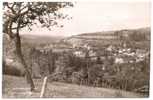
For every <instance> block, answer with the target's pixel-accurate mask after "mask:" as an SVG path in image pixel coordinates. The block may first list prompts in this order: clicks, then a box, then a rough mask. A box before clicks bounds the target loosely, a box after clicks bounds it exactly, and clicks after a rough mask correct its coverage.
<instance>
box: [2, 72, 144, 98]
mask: <svg viewBox="0 0 153 100" xmlns="http://www.w3.org/2000/svg"><path fill="white" fill-rule="evenodd" d="M34 83H35V85H36V91H35V92H32V93H31V92H29V90H30V88H29V86H28V85H27V84H26V82H25V80H24V78H23V77H15V76H8V75H3V84H2V85H3V90H2V96H3V98H39V96H40V91H41V86H42V83H43V80H42V79H35V80H34ZM45 97H46V98H85V97H88V98H89V97H91V98H94V97H95V98H100V97H102V98H104V97H106V98H108V97H109V98H116V97H117V98H123V97H128V98H139V97H143V96H141V95H140V94H136V93H132V92H127V91H121V90H115V89H107V88H98V87H88V86H80V85H74V84H67V83H61V82H51V83H48V84H47V91H46V94H45Z"/></svg>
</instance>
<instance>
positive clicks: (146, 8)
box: [22, 0, 151, 36]
mask: <svg viewBox="0 0 153 100" xmlns="http://www.w3.org/2000/svg"><path fill="white" fill-rule="evenodd" d="M63 12H64V13H68V14H69V15H70V16H72V17H73V18H72V20H68V21H67V20H65V21H63V23H64V27H63V28H55V29H54V30H53V31H48V30H47V29H41V28H39V27H33V31H31V32H28V31H26V30H24V31H22V34H37V35H54V36H57V35H58V36H71V35H75V34H80V33H87V32H97V31H109V30H120V29H134V28H141V27H150V26H151V2H148V0H147V2H138V1H136V2H128V1H127V2H121V1H120V2H119V1H118V2H104V1H103V2H102V1H95V2H94V1H92V2H87V1H86V2H85V1H82V2H81V1H79V2H76V4H75V6H74V7H73V8H70V9H65V10H63Z"/></svg>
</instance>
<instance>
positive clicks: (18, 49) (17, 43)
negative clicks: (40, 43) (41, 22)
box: [15, 23, 35, 91]
mask: <svg viewBox="0 0 153 100" xmlns="http://www.w3.org/2000/svg"><path fill="white" fill-rule="evenodd" d="M19 24H20V23H19ZM18 27H20V26H19V25H18ZM15 46H16V54H17V57H18V58H19V60H20V61H21V63H22V64H23V66H24V68H25V71H26V78H27V83H29V84H30V88H31V91H33V90H34V89H35V86H34V82H33V80H32V77H31V73H30V71H29V70H28V66H27V65H26V62H25V60H24V58H23V54H22V50H21V39H20V36H19V28H17V33H16V39H15Z"/></svg>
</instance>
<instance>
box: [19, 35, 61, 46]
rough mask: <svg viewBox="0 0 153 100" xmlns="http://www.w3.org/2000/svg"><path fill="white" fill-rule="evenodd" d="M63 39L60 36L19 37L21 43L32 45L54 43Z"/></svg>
mask: <svg viewBox="0 0 153 100" xmlns="http://www.w3.org/2000/svg"><path fill="white" fill-rule="evenodd" d="M63 38H64V37H60V36H37V35H21V39H22V42H23V43H34V44H43V43H55V42H58V41H59V40H61V39H63Z"/></svg>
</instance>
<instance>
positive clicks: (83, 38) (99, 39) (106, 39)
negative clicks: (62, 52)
mask: <svg viewBox="0 0 153 100" xmlns="http://www.w3.org/2000/svg"><path fill="white" fill-rule="evenodd" d="M150 31H151V30H150V28H149V27H146V28H139V29H123V30H116V31H103V32H94V33H82V34H78V35H74V36H71V37H68V38H65V39H64V41H66V42H68V43H71V44H72V45H73V44H76V45H81V44H84V43H88V44H92V43H94V44H96V43H97V44H100V45H101V44H103V45H109V44H112V45H113V44H115V45H118V44H120V43H121V40H123V41H125V40H127V39H128V40H130V41H131V40H134V39H135V38H138V39H137V40H139V41H143V39H141V38H142V37H143V35H145V38H146V39H145V40H147V41H148V40H150V33H151V32H150ZM131 34H132V35H134V34H135V36H132V35H131ZM137 34H138V36H139V37H138V36H137ZM140 35H142V37H140ZM121 37H122V38H121ZM131 37H132V38H131ZM125 38H126V39H125Z"/></svg>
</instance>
